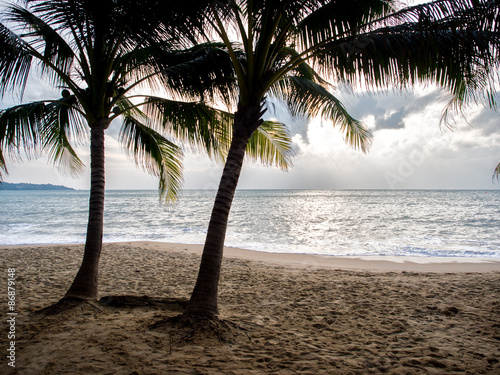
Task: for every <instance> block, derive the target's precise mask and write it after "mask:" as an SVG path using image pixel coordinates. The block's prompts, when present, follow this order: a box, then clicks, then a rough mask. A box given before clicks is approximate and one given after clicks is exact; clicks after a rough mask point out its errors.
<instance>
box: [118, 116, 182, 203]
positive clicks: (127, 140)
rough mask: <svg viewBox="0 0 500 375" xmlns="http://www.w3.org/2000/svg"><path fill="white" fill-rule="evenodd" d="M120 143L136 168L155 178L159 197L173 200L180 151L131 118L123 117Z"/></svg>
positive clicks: (179, 179) (178, 184)
mask: <svg viewBox="0 0 500 375" xmlns="http://www.w3.org/2000/svg"><path fill="white" fill-rule="evenodd" d="M120 142H121V143H122V144H123V146H124V148H125V150H126V151H127V152H128V153H129V154H132V155H133V157H134V160H135V162H136V164H137V165H138V166H140V167H142V168H143V169H144V170H145V171H147V172H148V173H150V174H151V175H154V176H156V177H158V178H159V185H158V190H159V193H160V197H162V198H164V199H166V201H167V202H173V201H175V200H176V198H177V196H178V194H179V191H180V189H181V186H182V151H181V149H180V148H179V147H178V146H176V145H175V144H173V143H172V142H171V141H169V140H168V139H167V138H165V137H164V136H163V135H161V134H160V133H158V132H156V131H154V130H153V129H151V128H150V127H149V126H147V125H145V124H143V123H141V122H140V121H139V120H138V119H136V118H133V117H128V116H127V117H125V120H124V122H123V125H122V128H121V130H120Z"/></svg>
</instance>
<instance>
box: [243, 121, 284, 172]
mask: <svg viewBox="0 0 500 375" xmlns="http://www.w3.org/2000/svg"><path fill="white" fill-rule="evenodd" d="M246 155H247V157H249V158H250V159H252V160H254V161H255V160H260V161H261V162H262V164H264V165H267V166H273V165H274V166H276V167H278V168H280V169H282V170H284V171H286V170H288V168H290V167H291V166H292V161H291V158H292V157H293V155H294V151H293V148H292V140H291V139H290V134H289V133H288V130H287V127H286V125H284V124H282V123H280V122H277V121H264V122H263V123H262V125H260V126H259V127H258V128H257V131H255V132H254V133H253V134H252V137H251V138H250V141H249V142H248V145H247V149H246Z"/></svg>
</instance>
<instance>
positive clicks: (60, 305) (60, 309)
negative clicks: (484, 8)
mask: <svg viewBox="0 0 500 375" xmlns="http://www.w3.org/2000/svg"><path fill="white" fill-rule="evenodd" d="M96 312H97V313H100V312H102V308H101V307H99V306H98V305H97V301H92V300H82V299H78V298H63V299H61V300H60V301H59V302H57V303H55V304H53V305H50V306H47V307H44V308H43V309H40V310H37V311H35V314H37V315H45V316H50V315H60V314H68V313H74V314H78V313H81V314H88V313H96Z"/></svg>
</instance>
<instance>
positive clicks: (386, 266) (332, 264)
mask: <svg viewBox="0 0 500 375" xmlns="http://www.w3.org/2000/svg"><path fill="white" fill-rule="evenodd" d="M106 245H117V246H119V245H127V246H132V247H134V248H144V247H146V248H148V249H154V250H161V251H168V252H186V253H190V254H196V255H201V253H202V251H203V245H201V244H184V243H171V242H157V241H124V242H106V243H104V246H106ZM67 246H83V244H78V243H73V244H71V243H68V244H37V245H0V250H4V249H16V248H20V249H21V248H49V247H67ZM82 254H83V253H82ZM224 258H229V259H241V260H249V261H256V262H263V263H266V264H273V265H280V266H288V267H294V268H296V267H298V268H315V269H341V270H351V271H372V272H424V273H425V272H435V273H455V272H459V273H462V272H474V273H484V272H500V258H467V257H415V256H384V255H374V256H338V255H320V254H304V253H286V252H279V253H278V252H265V251H258V250H247V249H241V248H235V247H224Z"/></svg>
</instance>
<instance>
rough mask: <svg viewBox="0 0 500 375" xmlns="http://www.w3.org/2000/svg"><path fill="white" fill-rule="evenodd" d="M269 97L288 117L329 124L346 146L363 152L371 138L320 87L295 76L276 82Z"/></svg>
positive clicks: (368, 133)
mask: <svg viewBox="0 0 500 375" xmlns="http://www.w3.org/2000/svg"><path fill="white" fill-rule="evenodd" d="M270 93H271V95H272V96H274V97H276V98H277V99H279V100H281V101H283V102H285V103H286V104H287V106H288V109H289V110H290V113H291V114H292V116H306V117H315V116H318V115H320V116H321V117H322V118H323V119H326V120H329V121H333V124H334V126H339V127H340V130H341V131H342V132H343V133H344V139H345V141H346V143H347V144H349V145H350V146H351V147H353V148H355V149H360V150H361V151H363V152H367V151H368V149H369V147H370V144H371V139H372V135H371V133H370V131H369V130H367V129H366V128H365V127H364V126H363V124H362V123H361V122H359V121H358V120H356V119H354V118H353V117H352V116H351V115H350V114H349V113H348V112H347V110H346V108H345V107H344V105H343V104H342V103H341V102H340V100H339V99H337V98H336V97H335V96H334V95H333V94H332V93H331V92H330V91H328V90H327V89H326V88H325V87H324V86H323V85H321V84H319V83H316V82H314V81H312V80H309V79H305V78H302V77H298V76H290V77H286V78H284V79H282V80H280V81H278V82H277V83H276V84H275V85H274V86H273V87H272V88H271V90H270Z"/></svg>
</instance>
